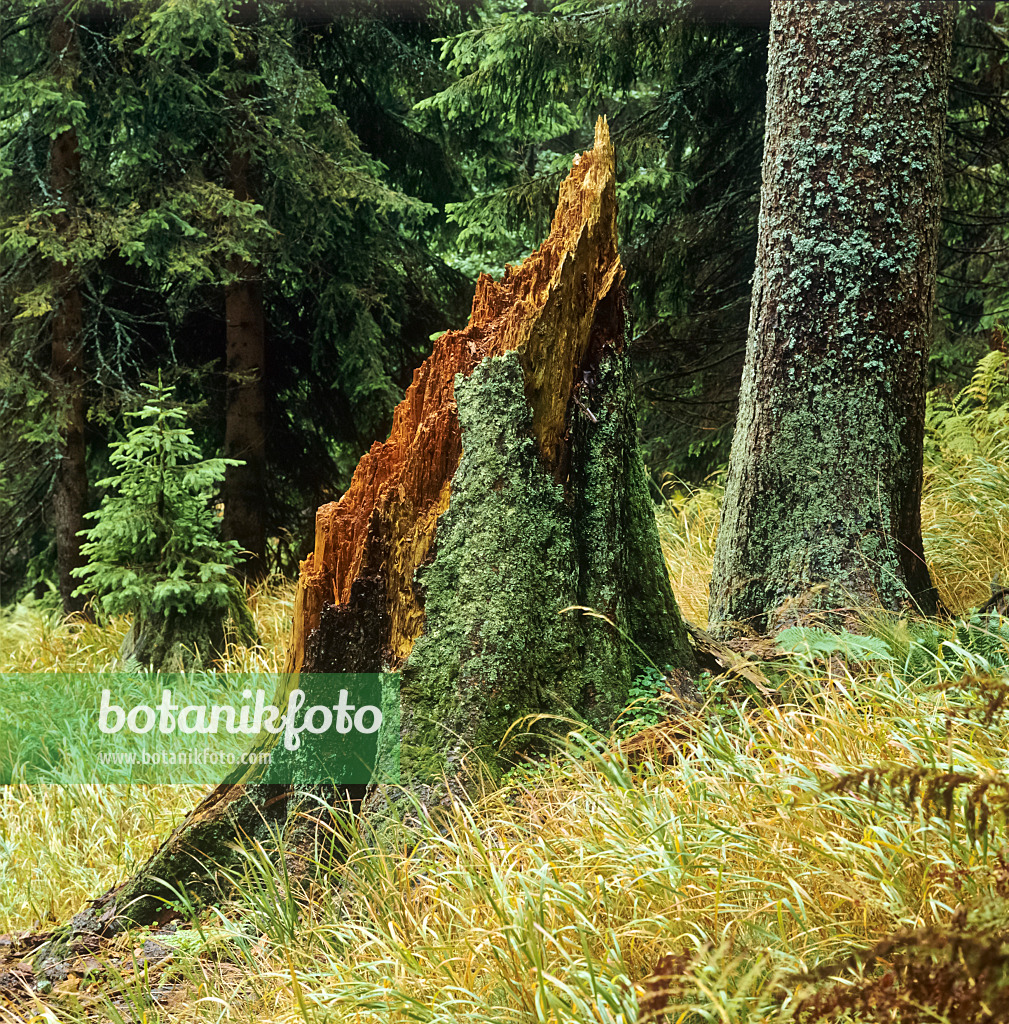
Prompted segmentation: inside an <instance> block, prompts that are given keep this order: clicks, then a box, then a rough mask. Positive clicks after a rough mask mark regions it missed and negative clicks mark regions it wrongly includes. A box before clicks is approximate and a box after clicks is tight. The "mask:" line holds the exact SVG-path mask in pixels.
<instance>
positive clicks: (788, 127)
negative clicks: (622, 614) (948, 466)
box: [710, 0, 955, 634]
mask: <svg viewBox="0 0 1009 1024" xmlns="http://www.w3.org/2000/svg"><path fill="white" fill-rule="evenodd" d="M954 14H955V9H954V5H952V4H948V3H943V2H929V0H914V2H910V0H909V2H904V3H883V2H880V0H870V2H858V3H855V2H841V3H838V2H833V0H829V2H828V0H813V2H810V0H775V2H774V3H773V4H772V21H771V35H770V45H769V53H768V65H769V67H768V90H767V127H766V133H765V141H764V165H763V185H762V190H761V211H760V225H759V241H758V249H757V269H756V273H755V276H754V281H753V297H752V305H751V315H750V331H749V340H748V345H747V354H746V364H745V367H744V371H743V381H742V390H741V394H740V405H739V415H738V418H737V422H736V432H735V436H734V438H733V444H732V454H731V461H730V465H729V475H728V481H727V484H726V493H725V500H724V504H723V509H722V522H721V529H720V532H719V535H718V542H717V546H716V552H715V564H714V574H713V578H712V582H711V611H710V618H711V622H712V623H713V624H715V625H720V631H721V632H722V633H723V634H726V633H729V632H732V631H734V630H737V629H739V628H740V627H748V628H750V629H752V630H754V631H756V632H758V633H763V632H765V631H768V630H772V629H774V627H775V626H776V625H777V624H779V623H780V622H781V621H783V620H782V613H781V612H780V609H781V608H782V606H783V605H784V604H785V603H786V602H789V603H790V604H791V606H792V607H793V609H794V608H795V607H796V606H798V607H804V606H811V605H815V606H818V607H827V608H829V607H837V606H845V605H851V604H857V605H868V606H873V607H880V606H882V607H883V608H885V609H890V610H899V609H905V608H917V609H919V610H920V611H922V612H924V613H934V612H935V610H936V600H937V599H936V592H935V590H934V588H933V586H932V582H931V579H930V577H929V573H928V568H927V566H926V564H925V560H924V553H923V550H922V539H921V517H920V501H921V486H922V445H923V436H924V417H925V386H926V370H927V364H928V353H929V344H930V338H931V325H932V309H933V304H934V296H935V268H936V249H937V243H938V229H939V214H940V203H941V198H942V140H943V130H944V125H945V114H946V90H947V74H948V68H949V61H950V49H951V39H952V28H953V18H954Z"/></svg>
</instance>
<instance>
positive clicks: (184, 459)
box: [74, 381, 255, 671]
mask: <svg viewBox="0 0 1009 1024" xmlns="http://www.w3.org/2000/svg"><path fill="white" fill-rule="evenodd" d="M145 387H146V390H147V391H148V392H149V397H148V400H147V402H146V403H145V404H144V406H143V407H142V408H141V409H139V410H137V411H134V412H127V414H126V416H127V418H128V419H135V420H139V421H140V422H139V424H138V425H137V426H136V427H134V428H133V429H132V430H131V431H130V432H129V433H128V434H127V435H126V437H125V438H124V439H123V440H121V441H116V442H113V443H112V444H111V445H110V451H109V462H110V463H111V465H112V468H113V469H114V470H115V473H114V474H113V475H112V476H110V477H108V478H107V479H104V480H100V481H99V486H101V487H105V488H108V492H107V493H106V495H105V497H104V499H103V500H102V505H101V508H99V509H98V511H96V512H90V513H88V516H87V518H88V519H93V520H94V521H95V524H94V526H92V527H91V528H90V529H89V530H88V531H87V533H86V541H87V542H86V543H85V544H84V545H83V546H82V548H81V552H82V554H83V555H84V557H85V558H86V559H87V564H86V565H84V566H83V567H81V568H78V569H75V570H74V576H76V577H77V578H79V579H81V580H84V581H85V582H84V584H83V585H82V587H81V591H82V592H84V593H87V592H88V590H93V591H94V593H95V594H96V595H97V599H98V605H99V607H100V609H101V611H102V612H104V613H105V614H106V615H123V614H129V615H132V616H133V622H132V624H131V626H130V631H129V633H128V634H127V636H126V639H125V640H124V642H123V648H122V652H121V657H122V659H123V661H124V663H126V664H130V663H136V664H140V665H142V666H144V667H146V668H151V669H154V670H156V671H160V670H168V671H181V670H184V669H190V668H192V667H194V666H199V665H207V664H209V663H210V662H211V661H212V660H213V659H214V658H215V657H216V656H217V655H218V654H220V653H222V652H223V650H224V643H225V621H226V619H227V618H228V616H229V615H230V616H231V618H232V619H233V621H234V622H235V623H236V624H238V626H239V630H238V631H237V632H238V633H239V635H240V636H241V637H242V638H243V639H251V638H252V637H253V636H254V633H255V629H254V627H253V625H252V619H251V616H250V615H249V612H248V610H247V609H246V607H245V594H244V591H243V589H242V587H241V586H240V585H239V584H238V582H237V580H236V579H235V578H234V576H233V575H232V570H233V569H234V567H235V565H236V564H237V563H238V561H239V560H240V558H241V548H240V547H239V545H238V544H237V542H235V541H229V540H223V539H222V538H221V537H220V536H219V533H220V521H219V519H218V517H217V515H216V513H215V511H214V509H213V507H212V506H211V504H210V500H211V497H212V495H213V493H214V489H215V487H216V486H217V485H218V484H219V483H220V481H221V480H222V478H223V477H224V473H225V471H226V469H227V468H228V467H229V466H231V465H233V464H234V463H233V460H230V459H205V458H204V457H203V454H202V452H201V451H200V449H199V447H198V446H197V445H196V444H195V442H194V440H193V432H192V430H191V429H190V428H189V427H188V426H186V412H185V410H184V409H183V408H180V407H178V406H174V405H173V404H172V389H171V388H166V387H164V386H163V385H162V384H161V382H160V381H159V382H158V384H157V385H145Z"/></svg>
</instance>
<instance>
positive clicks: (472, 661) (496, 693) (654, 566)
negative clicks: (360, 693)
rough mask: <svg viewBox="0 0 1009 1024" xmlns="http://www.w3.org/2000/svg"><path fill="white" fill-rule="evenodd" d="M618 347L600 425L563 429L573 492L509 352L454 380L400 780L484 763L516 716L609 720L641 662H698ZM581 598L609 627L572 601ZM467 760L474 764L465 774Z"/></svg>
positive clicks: (602, 371)
mask: <svg viewBox="0 0 1009 1024" xmlns="http://www.w3.org/2000/svg"><path fill="white" fill-rule="evenodd" d="M624 361H625V357H624V356H622V355H621V356H614V357H612V358H610V359H605V360H604V361H603V365H602V366H601V367H600V368H599V374H598V377H599V379H598V381H597V384H596V387H595V388H594V389H592V392H591V396H590V393H589V392H586V396H585V400H586V401H592V400H593V399H594V402H595V411H594V412H593V414H592V416H593V417H594V419H595V422H593V419H592V418H591V417H589V416H587V415H586V414H585V413H582V412H580V411H577V412H576V413H575V415H576V416H578V417H583V419H581V420H579V421H578V422H577V423H576V424H575V425H574V426H573V428H572V431H571V472H570V476H569V480H568V488H567V489H565V487H563V486H562V485H561V484H559V483H557V482H556V481H555V480H554V478H553V476H552V475H551V473H550V471H549V470H548V469H547V468H546V466H545V464H544V460H543V459H542V457H541V453H540V451H539V448H538V446H537V443H536V441H535V439H534V436H533V429H532V413H531V410H530V408H529V405H528V403H527V401H526V396H525V390H524V383H523V373H522V367H521V364H520V361H519V358H518V356H517V355H516V354H515V353H505V354H504V355H502V356H499V357H496V358H493V359H487V360H484V361H483V362H482V363H480V364H479V365H478V366H477V367H476V369H475V370H474V371H473V373H472V374H471V376H470V377H469V378H468V379H462V378H461V377H460V378H457V382H456V400H457V403H458V407H459V420H460V423H461V425H462V444H463V454H462V458H461V460H460V463H459V467H458V469H457V470H456V473H455V475H454V476H453V478H452V497H451V501H450V503H449V508H448V510H447V511H446V512H445V513H444V515H443V516H442V517H441V518H440V520H439V522H438V533H437V540H436V544H435V555H434V559H433V562H432V563H431V564H430V565H429V566H427V567H426V568H425V569H423V570H422V571H421V572H420V574H419V584H420V586H421V587H422V589H423V593H424V601H425V607H424V611H425V627H424V633H423V634H422V635H421V637H420V638H419V639H418V640H417V643H416V645H415V646H414V649H413V652H412V653H411V655H410V657H409V658H408V659H407V662H406V664H405V665H404V667H403V675H402V680H403V688H402V694H403V715H404V719H403V743H402V749H401V762H400V763H401V770H402V775H403V779H404V781H405V782H409V783H411V784H412V785H413V786H414V787H415V788H416V787H417V785H418V784H420V785H430V784H436V782H437V780H438V778H439V777H441V776H442V775H443V774H445V773H447V774H449V775H455V776H459V775H461V774H464V770H463V768H462V765H463V762H464V760H466V759H467V758H471V759H472V758H474V757H476V758H479V759H481V760H482V761H483V762H484V763H485V764H487V765H488V766H490V767H491V768H492V770H493V768H494V766H495V765H496V764H500V762H501V758H502V757H503V758H507V757H508V754H509V751H510V750H512V749H514V747H515V746H516V744H517V743H519V742H520V741H521V735H522V730H521V729H519V730H513V731H512V733H511V736H512V742H511V743H510V744H507V745H506V746H505V747H504V748H502V747H501V744H502V741H503V740H504V739H505V736H506V734H507V733H508V732H509V729H511V727H512V725H513V723H514V722H515V721H516V720H517V719H519V718H521V717H522V716H528V715H542V714H545V715H556V716H560V717H562V718H566V719H571V718H574V719H576V720H583V721H586V722H588V723H589V724H590V725H592V726H595V727H599V728H607V727H608V726H609V725H610V723H611V721H612V719H613V717H614V716H615V715H616V714H617V713H618V712H619V711H620V709H621V708H622V707H623V706H624V705H625V704H626V701H627V692H628V688H629V686H630V683H631V681H632V679H633V677H634V674H635V673H636V672H637V671H639V670H640V669H641V668H642V667H644V664H647V663H648V661H649V660H652V661H655V662H656V664H658V665H659V666H660V667H661V666H664V665H665V664H672V665H675V666H676V667H692V666H693V656H692V653H691V651H690V648H689V646H688V644H687V641H686V637H685V632H684V628H683V624H682V621H681V620H680V618H679V614H678V612H677V610H676V605H675V601H674V600H673V598H672V593H671V591H670V589H669V583H668V578H667V577H666V574H665V571H664V566H663V564H662V556H661V551H660V549H659V541H658V533H657V530H656V527H655V522H654V515H653V510H652V506H651V502H650V501H649V500H648V495H647V492H646V490H645V479H644V472H643V469H642V467H641V463H640V457H639V455H638V453H637V442H636V437H635V433H634V430H633V421H632V419H631V415H630V412H629V395H628V393H627V390H626V383H625V381H624V379H623V373H624V368H623V365H622V364H623V363H624ZM573 606H589V607H592V608H594V609H597V610H598V611H599V612H600V613H601V614H604V615H606V616H607V617H608V618H610V619H611V620H612V622H613V625H608V624H607V623H606V622H605V621H603V620H601V619H598V618H594V617H592V616H590V615H587V614H584V613H582V612H579V611H576V610H571V609H572V607H573ZM472 769H473V762H472V760H471V762H470V765H469V769H468V770H469V771H472Z"/></svg>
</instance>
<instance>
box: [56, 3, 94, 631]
mask: <svg viewBox="0 0 1009 1024" xmlns="http://www.w3.org/2000/svg"><path fill="white" fill-rule="evenodd" d="M70 7H71V4H70V3H69V2H67V3H65V4H63V5H61V6H60V7H59V8H57V10H56V11H55V13H54V14H53V19H52V27H51V29H50V46H51V50H52V53H51V59H52V62H53V65H54V69H55V70H54V77H55V80H56V82H57V83H58V85H59V86H60V87H61V92H62V94H63V103H64V117H66V118H67V120H68V122H69V123H64V124H60V125H57V127H56V131H55V132H54V136H55V137H54V138H53V142H52V153H51V156H50V177H51V181H52V191H53V195H54V198H55V200H56V202H57V203H58V204H59V207H58V208H57V209H56V210H54V216H53V227H54V229H55V231H56V233H57V236H63V237H64V238H65V239H66V238H67V237H68V236H69V235H71V233H72V232H73V231H75V230H79V229H80V224H79V222H77V220H76V218H75V206H76V189H77V177H78V175H79V174H80V169H81V158H80V153H79V152H78V143H77V130H76V128H75V127H74V120H75V119H76V117H77V116H79V114H78V110H79V107H80V103H79V102H76V103H75V102H74V99H73V89H74V84H75V78H76V76H77V74H78V72H79V55H78V52H77V32H76V27H75V25H74V23H73V20H72V15H71V11H70ZM64 244H65V243H64ZM52 273H53V296H52V305H53V311H52V326H51V330H52V404H53V411H54V416H55V419H56V430H57V436H58V438H59V442H58V447H59V454H58V456H57V462H56V473H55V479H54V481H53V529H54V531H55V534H56V561H57V573H58V578H59V592H60V599H61V600H62V602H63V611H64V613H65V614H67V615H69V614H71V613H72V612H80V611H82V610H83V608H84V602H85V599H86V597H87V592H86V591H84V592H81V591H80V590H79V589H75V587H74V581H73V572H74V570H75V569H77V568H79V567H80V566H81V564H82V559H81V542H80V538H79V536H78V534H79V532H80V530H81V528H82V527H83V525H84V513H85V511H86V509H87V501H88V473H87V464H86V457H85V447H84V428H85V408H86V402H85V396H84V388H85V370H84V337H83V335H84V324H83V322H82V318H81V292H80V283H79V282H78V281H77V280H76V279H75V277H76V274H77V273H78V271H77V268H76V267H75V266H74V265H73V263H72V262H70V261H69V260H67V259H66V258H62V259H61V258H60V257H59V256H55V257H54V258H53V271H52Z"/></svg>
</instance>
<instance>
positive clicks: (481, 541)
mask: <svg viewBox="0 0 1009 1024" xmlns="http://www.w3.org/2000/svg"><path fill="white" fill-rule="evenodd" d="M615 218H616V195H615V187H614V167H613V150H612V147H611V145H610V141H609V133H608V130H607V128H606V125H605V123H604V122H602V121H601V122H600V124H599V126H598V127H597V132H596V144H595V147H594V149H592V150H590V151H589V152H587V153H585V154H584V155H583V156H581V157H580V158H579V159H578V160H577V161H576V162H575V166H574V168H573V170H572V172H571V174H570V176H569V177H568V179H567V180H566V181H565V182H564V184H563V185H562V187H561V195H560V202H559V206H558V209H557V213H556V215H555V217H554V221H553V225H552V228H551V232H550V236H549V237H548V238H547V240H546V242H544V244H543V245H542V246H541V247H540V249H539V250H538V251H537V252H535V253H533V254H532V255H531V256H530V257H529V258H528V259H526V261H525V262H524V263H523V264H522V265H521V266H520V267H518V268H510V269H509V270H508V272H507V273H506V274H505V277H504V279H503V280H502V281H501V282H499V283H495V282H493V281H492V280H491V279H490V278H488V277H482V278H481V279H480V282H479V284H478V287H477V291H476V296H475V298H474V301H473V313H472V317H471V320H470V324H469V326H468V327H467V328H465V329H464V330H461V331H450V332H448V333H446V334H444V335H442V337H441V338H439V339H438V341H437V342H436V343H435V348H434V352H433V354H432V355H431V356H430V357H429V358H428V359H427V360H426V361H425V363H424V364H423V365H422V366H421V367H420V368H419V369H418V370H417V371H416V372H415V374H414V379H413V383H412V384H411V386H410V387H409V389H408V390H407V393H406V397H405V398H404V400H403V401H402V402H401V403H400V405H399V407H398V408H397V410H396V413H395V416H394V419H393V427H392V434H391V436H390V438H389V440H388V441H386V442H385V443H384V444H375V445H373V446H372V449H371V451H370V452H369V453H368V454H367V455H365V456H364V458H362V459H361V462H360V464H359V465H358V467H357V470H356V472H355V474H354V478H353V481H352V483H351V486H350V488H349V489H348V491H347V493H346V494H345V495H344V496H343V498H342V499H341V500H340V501H339V502H336V503H334V504H331V505H326V506H324V507H322V508H321V509H319V512H318V515H317V518H316V546H315V551H314V552H313V554H311V555H310V556H309V558H308V559H307V560H306V561H305V562H303V563H302V572H301V580H300V583H299V586H298V594H297V599H296V604H295V618H294V626H293V632H292V640H291V648H290V656H289V662H288V673H289V674H288V675H287V676H286V678H285V680H284V682H283V684H282V686H281V692H280V693H279V694H278V696H277V698H276V699H275V702H276V703H286V694H287V692H288V691H289V689H290V688H292V687H294V686H300V687H301V688H302V689H304V690H305V691H306V693H307V698H306V706H310V705H313V704H324V705H332V704H333V703H334V701H335V698H336V694H335V693H333V692H326V691H321V690H320V689H319V687H321V686H326V685H328V686H332V679H331V677H330V678H329V679H328V680H327V677H326V676H324V675H320V673H334V672H377V671H380V670H384V669H392V670H399V671H401V673H402V677H401V678H402V729H401V740H402V751H401V762H400V763H401V772H402V782H403V783H404V784H405V785H406V786H407V787H409V789H410V790H411V791H412V792H413V793H414V794H415V795H416V796H418V797H419V798H420V800H421V801H422V802H423V803H425V804H427V805H429V806H430V805H433V804H436V803H438V802H439V801H440V800H443V799H444V798H445V797H446V790H445V788H444V783H445V780H448V786H449V788H451V789H455V790H457V791H461V790H464V789H466V788H467V786H468V784H469V783H470V782H471V781H472V774H471V772H472V767H473V765H474V764H475V763H476V761H482V762H483V764H484V765H485V766H486V767H488V768H489V769H490V771H491V772H495V771H499V770H500V769H501V767H503V765H504V764H505V763H507V761H508V758H509V756H510V755H511V754H512V753H513V751H514V743H512V745H511V746H508V747H505V748H504V749H501V743H502V741H503V740H504V739H505V737H506V733H507V732H508V729H509V727H510V726H511V725H512V723H513V722H514V721H515V720H516V719H518V718H520V717H521V716H523V715H540V714H546V715H557V716H561V717H562V718H571V717H575V718H578V719H581V720H583V721H586V722H588V723H589V724H590V725H592V726H595V727H598V728H601V729H605V728H607V727H608V726H609V725H610V724H611V722H612V721H613V719H614V717H615V716H616V715H617V714H618V713H619V712H620V710H621V709H622V708H623V707H624V706H625V704H626V703H627V699H628V689H629V686H630V684H631V682H632V680H633V678H634V676H635V674H636V673H638V672H640V671H641V670H642V669H644V668H645V667H646V666H648V665H650V664H654V665H656V666H658V667H660V668H662V667H664V666H670V667H671V668H672V669H673V670H674V671H673V677H674V680H675V681H676V682H678V683H679V684H681V685H682V686H683V687H684V689H685V690H688V691H689V683H688V679H687V676H688V671H687V670H691V669H693V667H694V656H693V651H692V648H691V647H690V645H689V641H688V638H687V633H686V630H685V627H684V624H683V621H682V619H681V618H680V614H679V611H678V609H677V606H676V601H675V599H674V597H673V594H672V591H671V589H670V585H669V580H668V576H667V573H666V568H665V564H664V562H663V559H662V554H661V551H660V548H659V538H658V532H657V529H656V525H655V518H654V510H653V507H652V504H651V501H650V499H649V496H648V492H647V486H646V480H645V474H644V468H643V466H642V463H641V459H640V455H639V452H638V448H637V438H636V432H635V424H634V417H633V412H632V409H633V403H632V400H631V391H630V385H629V376H628V367H627V354H626V350H625V341H624V318H623V306H622V298H623V291H622V277H623V270H622V268H621V266H620V260H619V257H618V255H617V249H616V219H615ZM590 609H591V610H593V611H594V614H593V613H592V612H590V611H589V610H590ZM277 756H278V757H282V756H284V755H283V753H282V752H278V754H277ZM275 768H276V757H275V764H274V769H275ZM291 774H292V776H293V777H294V783H295V784H294V786H288V787H284V786H277V785H267V784H265V783H264V782H262V781H257V779H256V777H255V776H253V775H245V776H236V777H235V778H231V779H228V780H226V784H224V785H222V786H221V787H219V788H218V789H217V790H216V791H215V792H214V793H213V794H212V795H211V797H210V798H208V800H206V801H204V803H203V804H202V805H201V806H200V807H199V808H198V809H197V810H196V811H195V812H194V813H193V814H192V815H191V816H190V818H189V819H187V821H186V822H184V823H183V825H182V826H181V827H180V829H178V830H177V831H176V832H175V833H174V834H173V835H172V836H171V837H170V838H169V840H168V841H167V842H166V843H165V844H164V845H163V846H162V848H161V849H160V850H159V851H158V853H157V854H155V856H154V858H152V860H151V861H150V863H149V864H148V865H147V866H146V867H145V868H144V869H143V870H142V871H141V872H140V874H138V875H137V876H136V877H135V878H134V879H132V880H131V881H130V882H128V883H126V885H124V886H123V887H121V888H120V889H118V890H114V891H113V892H111V893H109V894H107V895H106V896H105V897H103V900H102V901H100V902H99V904H98V905H97V906H96V908H95V909H94V910H93V911H92V912H91V914H90V922H91V924H92V926H94V925H95V924H96V923H97V926H100V927H106V926H108V924H109V923H110V922H112V921H113V920H114V917H115V913H116V909H117V908H122V907H124V906H125V905H126V904H132V905H131V906H130V909H129V914H130V917H131V918H133V919H143V918H145V917H149V916H150V914H151V913H153V912H154V911H155V910H156V909H157V907H158V905H159V904H158V903H157V901H156V900H155V899H152V898H151V897H152V896H157V895H159V894H164V895H167V893H168V890H166V889H165V887H164V886H163V884H162V882H161V881H160V880H161V879H166V880H169V881H173V880H178V879H179V878H182V877H186V876H188V875H189V873H190V872H192V871H193V870H194V869H196V870H197V871H202V872H205V871H206V866H207V864H208V862H210V861H212V860H214V859H215V858H226V857H227V856H228V855H229V846H230V844H232V843H233V841H234V839H235V836H236V835H238V834H242V835H245V836H247V837H249V838H255V837H257V836H266V835H268V834H269V830H270V828H271V827H275V826H276V823H278V822H281V821H283V820H284V819H285V816H286V815H288V813H289V810H290V808H289V805H290V800H291V796H292V793H294V792H296V791H297V789H298V777H297V772H292V773H291ZM329 795H330V797H332V792H330V794H329ZM342 795H343V798H344V799H347V800H349V801H350V802H351V803H352V804H354V805H356V806H359V805H360V803H361V801H362V798H366V802H365V805H364V806H365V807H366V808H367V807H370V806H374V804H376V803H380V802H381V800H382V796H381V794H380V792H379V791H377V790H376V791H373V792H371V793H368V794H366V792H365V787H363V786H357V787H348V788H347V789H346V790H345V791H344V792H343V794H342Z"/></svg>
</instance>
